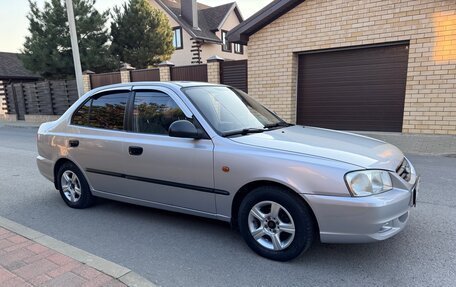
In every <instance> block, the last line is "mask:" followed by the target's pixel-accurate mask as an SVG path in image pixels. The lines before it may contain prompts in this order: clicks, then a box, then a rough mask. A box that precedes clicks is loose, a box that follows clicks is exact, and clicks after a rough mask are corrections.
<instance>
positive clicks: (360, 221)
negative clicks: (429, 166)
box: [302, 181, 418, 243]
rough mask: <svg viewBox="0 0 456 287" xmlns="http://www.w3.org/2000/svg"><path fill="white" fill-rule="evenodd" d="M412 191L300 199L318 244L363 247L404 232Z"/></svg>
mask: <svg viewBox="0 0 456 287" xmlns="http://www.w3.org/2000/svg"><path fill="white" fill-rule="evenodd" d="M417 182H418V181H417ZM415 188H416V185H414V186H413V187H411V188H410V190H407V189H399V188H393V189H392V190H390V191H387V192H384V193H381V194H377V195H373V196H366V197H341V196H325V195H311V194H302V196H303V197H304V198H305V199H306V201H307V202H308V203H309V205H310V207H311V208H312V210H313V212H314V214H315V216H316V218H317V221H318V226H319V229H320V239H321V242H323V243H365V242H374V241H380V240H385V239H387V238H390V237H392V236H393V235H395V234H397V233H399V232H400V231H401V230H403V229H404V228H405V226H406V224H407V221H408V217H409V213H410V208H411V207H412V206H413V190H414V189H415Z"/></svg>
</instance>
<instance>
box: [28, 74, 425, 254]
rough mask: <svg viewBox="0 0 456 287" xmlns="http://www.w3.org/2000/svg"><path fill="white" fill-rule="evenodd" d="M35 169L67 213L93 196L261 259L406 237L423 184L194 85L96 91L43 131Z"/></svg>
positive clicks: (229, 91)
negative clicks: (234, 243) (204, 222)
mask: <svg viewBox="0 0 456 287" xmlns="http://www.w3.org/2000/svg"><path fill="white" fill-rule="evenodd" d="M38 154H39V155H38V157H37V164H38V168H39V170H40V172H41V174H42V175H43V176H45V177H46V178H47V179H49V180H50V181H52V182H53V183H54V186H55V188H56V189H58V190H59V191H60V194H61V196H62V198H63V200H64V201H65V203H66V204H67V205H68V206H69V207H72V208H86V207H88V206H90V205H91V204H92V203H93V202H94V199H95V197H103V198H108V199H112V200H118V201H122V202H128V203H132V204H138V205H143V206H148V207H153V208H159V209H165V210H170V211H175V212H181V213H185V214H189V215H197V216H203V217H208V218H213V219H218V220H222V221H226V222H230V223H231V224H232V226H234V227H236V228H238V229H239V231H240V233H241V235H242V237H243V238H244V240H245V241H246V243H247V245H248V246H249V247H250V248H251V249H252V250H254V251H255V252H256V253H258V254H259V255H261V256H264V257H266V258H270V259H273V260H278V261H287V260H290V259H293V258H295V257H297V256H298V255H299V254H301V253H302V252H304V251H305V250H307V249H308V248H309V247H310V246H311V244H312V242H314V241H316V240H320V241H321V242H326V243H360V242H372V241H379V240H384V239H387V238H390V237H392V236H393V235H395V234H397V233H398V232H400V231H401V230H403V229H404V227H405V225H406V223H407V220H408V217H409V214H410V209H411V207H413V206H415V204H416V193H417V189H418V183H419V177H418V176H417V173H416V171H415V169H414V167H413V165H412V164H411V163H410V161H409V160H408V159H407V158H406V157H405V156H404V154H403V153H402V152H401V151H400V150H399V149H398V148H396V147H395V146H393V145H391V144H388V143H385V142H383V141H380V140H376V139H372V138H369V137H365V136H361V135H356V134H352V133H348V132H342V131H334V130H328V129H323V128H316V127H309V126H301V125H293V124H290V123H287V122H285V121H284V120H282V119H281V118H280V117H278V116H277V115H276V114H275V113H273V112H271V111H269V110H268V109H267V108H265V107H264V106H262V105H261V104H259V103H258V102H257V101H255V100H254V99H253V98H251V97H249V96H248V95H247V94H245V93H244V92H242V91H240V90H237V89H235V88H232V87H229V86H224V85H214V84H207V83H197V82H141V83H125V84H117V85H111V86H105V87H101V88H98V89H94V90H92V91H90V92H88V93H87V94H85V95H84V96H83V97H81V98H80V99H79V100H78V101H77V102H76V103H74V104H73V105H72V106H71V107H70V108H69V109H68V110H67V111H66V112H65V114H63V115H62V116H61V117H60V118H59V119H58V120H56V121H53V122H48V123H44V124H42V125H41V126H40V128H39V130H38Z"/></svg>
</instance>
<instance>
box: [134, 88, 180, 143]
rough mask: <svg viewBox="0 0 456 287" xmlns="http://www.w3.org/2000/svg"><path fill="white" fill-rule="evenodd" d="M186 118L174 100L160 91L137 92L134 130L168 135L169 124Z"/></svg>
mask: <svg viewBox="0 0 456 287" xmlns="http://www.w3.org/2000/svg"><path fill="white" fill-rule="evenodd" d="M184 119H186V117H185V115H184V113H183V112H182V110H181V109H180V108H179V106H178V105H177V104H176V103H175V102H174V100H173V99H172V98H171V97H170V96H168V95H167V94H165V93H163V92H159V91H144V92H136V94H135V101H134V110H133V131H134V132H137V133H147V134H161V135H165V134H166V135H167V134H168V129H169V126H170V125H171V124H172V123H173V122H175V121H177V120H184Z"/></svg>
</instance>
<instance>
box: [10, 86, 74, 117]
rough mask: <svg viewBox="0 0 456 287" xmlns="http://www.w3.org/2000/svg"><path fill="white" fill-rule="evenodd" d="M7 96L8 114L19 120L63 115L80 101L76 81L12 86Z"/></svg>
mask: <svg viewBox="0 0 456 287" xmlns="http://www.w3.org/2000/svg"><path fill="white" fill-rule="evenodd" d="M5 94H6V105H7V113H8V114H16V115H17V119H18V120H23V119H24V116H25V115H61V114H63V113H64V112H65V111H66V110H67V109H68V108H69V107H70V106H71V105H72V104H73V103H74V102H75V101H76V100H77V99H78V91H77V86H76V81H75V80H57V81H43V82H33V83H25V84H23V83H17V84H10V85H8V86H6V89H5Z"/></svg>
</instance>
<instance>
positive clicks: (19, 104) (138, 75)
mask: <svg viewBox="0 0 456 287" xmlns="http://www.w3.org/2000/svg"><path fill="white" fill-rule="evenodd" d="M219 64H220V83H222V84H226V85H230V86H233V87H236V88H238V89H241V90H243V91H245V92H247V90H248V85H247V83H248V81H247V60H241V61H226V62H220V63H219ZM169 69H170V76H171V80H172V81H199V82H207V81H208V69H207V64H199V65H190V66H180V67H170V68H169ZM211 71H212V70H211ZM213 76H214V75H211V77H212V78H213ZM215 76H216V77H217V76H219V75H215ZM123 80H124V81H126V80H125V79H123ZM130 81H131V82H138V81H160V70H159V69H158V68H154V69H143V70H132V71H130ZM121 82H122V77H121V73H120V72H114V73H104V74H92V75H90V85H91V88H92V89H93V88H97V87H100V86H105V85H110V84H115V83H121ZM0 88H1V87H0ZM3 90H4V91H3V93H4V94H5V98H6V103H7V105H6V109H7V113H8V114H16V115H17V119H24V118H25V115H61V114H63V113H64V112H65V111H66V110H67V109H68V107H70V106H71V105H72V104H73V103H74V102H75V101H76V100H77V99H78V93H77V87H76V81H75V80H58V81H42V82H32V83H16V84H10V85H7V86H5V87H4V88H3ZM1 93H2V91H0V94H1ZM0 104H1V103H0ZM0 108H1V106H0Z"/></svg>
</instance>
